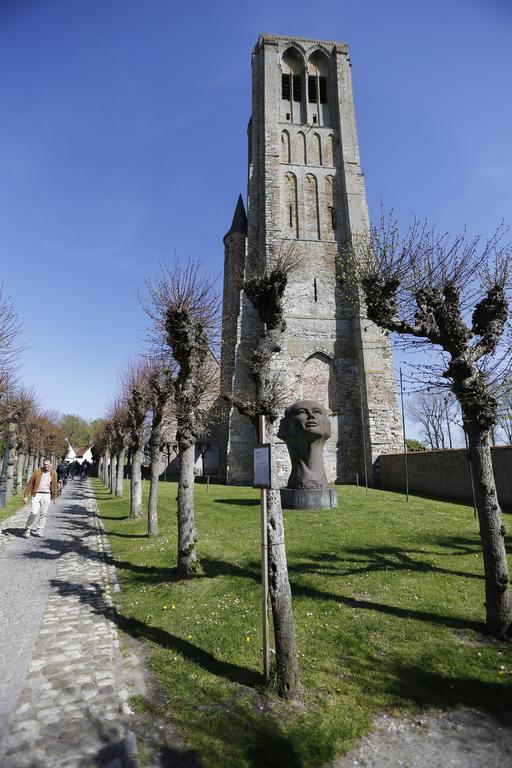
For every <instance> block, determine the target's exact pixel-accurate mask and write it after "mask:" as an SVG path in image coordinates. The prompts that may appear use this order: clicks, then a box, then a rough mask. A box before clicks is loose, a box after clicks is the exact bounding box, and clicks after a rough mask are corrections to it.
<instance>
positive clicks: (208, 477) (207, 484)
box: [206, 475, 210, 493]
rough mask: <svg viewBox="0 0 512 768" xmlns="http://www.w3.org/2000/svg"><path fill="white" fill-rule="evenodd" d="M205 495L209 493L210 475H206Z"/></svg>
mask: <svg viewBox="0 0 512 768" xmlns="http://www.w3.org/2000/svg"><path fill="white" fill-rule="evenodd" d="M206 493H210V475H206Z"/></svg>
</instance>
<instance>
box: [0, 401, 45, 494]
mask: <svg viewBox="0 0 512 768" xmlns="http://www.w3.org/2000/svg"><path fill="white" fill-rule="evenodd" d="M36 412H37V398H36V394H35V392H34V391H33V390H29V389H27V388H26V387H22V386H15V387H12V388H9V389H8V390H7V391H6V392H5V393H4V397H3V398H2V400H1V401H0V422H1V423H2V427H3V430H5V434H6V444H7V445H8V457H7V477H6V488H5V491H6V500H7V501H9V499H10V498H11V496H12V494H13V492H14V475H15V471H16V479H17V484H16V492H21V487H20V486H21V485H22V473H23V461H20V457H21V459H22V460H23V459H24V455H23V451H22V448H23V437H24V434H23V429H24V425H25V424H26V422H27V421H28V420H29V419H30V418H34V417H35V415H36Z"/></svg>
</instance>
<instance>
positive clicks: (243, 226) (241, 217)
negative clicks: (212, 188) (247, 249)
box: [224, 195, 247, 241]
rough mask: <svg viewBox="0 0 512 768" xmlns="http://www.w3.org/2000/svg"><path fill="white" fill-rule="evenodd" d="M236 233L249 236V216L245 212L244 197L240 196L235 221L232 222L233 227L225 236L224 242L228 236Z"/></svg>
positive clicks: (234, 216)
mask: <svg viewBox="0 0 512 768" xmlns="http://www.w3.org/2000/svg"><path fill="white" fill-rule="evenodd" d="M234 232H238V233H240V234H241V235H246V234H247V214H246V212H245V206H244V201H243V199H242V195H238V202H237V204H236V208H235V213H234V215H233V221H232V222H231V227H230V228H229V230H228V231H227V232H226V234H225V235H224V241H225V240H226V237H227V236H228V235H232V234H233V233H234Z"/></svg>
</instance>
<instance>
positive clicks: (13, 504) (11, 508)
mask: <svg viewBox="0 0 512 768" xmlns="http://www.w3.org/2000/svg"><path fill="white" fill-rule="evenodd" d="M22 506H23V496H11V498H10V499H9V501H8V502H7V504H6V505H5V507H0V523H2V522H3V521H4V520H6V519H7V518H8V517H10V516H11V515H14V513H15V512H17V511H18V509H21V508H22ZM27 517H28V511H27Z"/></svg>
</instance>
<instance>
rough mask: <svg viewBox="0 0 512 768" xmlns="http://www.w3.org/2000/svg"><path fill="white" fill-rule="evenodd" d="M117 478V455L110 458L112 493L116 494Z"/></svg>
mask: <svg viewBox="0 0 512 768" xmlns="http://www.w3.org/2000/svg"><path fill="white" fill-rule="evenodd" d="M116 478H117V453H113V454H112V456H111V457H110V486H109V487H110V493H115V490H116Z"/></svg>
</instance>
